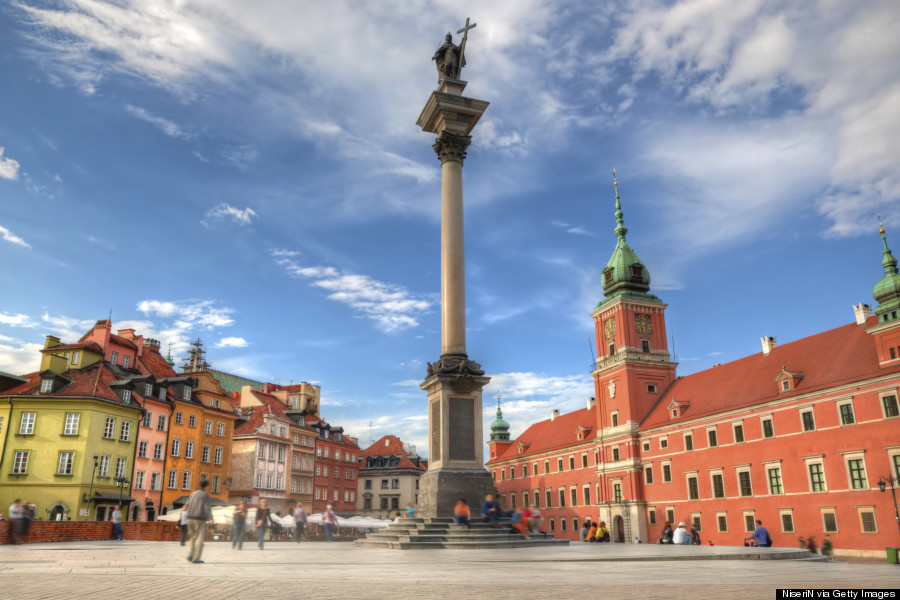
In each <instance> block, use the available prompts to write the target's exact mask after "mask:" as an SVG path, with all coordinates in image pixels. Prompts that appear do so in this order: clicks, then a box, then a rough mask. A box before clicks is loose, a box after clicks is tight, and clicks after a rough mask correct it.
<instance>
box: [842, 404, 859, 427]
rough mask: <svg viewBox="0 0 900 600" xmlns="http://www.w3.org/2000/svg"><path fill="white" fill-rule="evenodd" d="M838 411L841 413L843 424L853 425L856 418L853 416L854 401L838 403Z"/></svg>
mask: <svg viewBox="0 0 900 600" xmlns="http://www.w3.org/2000/svg"><path fill="white" fill-rule="evenodd" d="M838 412H839V413H840V415H841V425H853V424H854V423H855V422H856V419H855V418H854V416H853V403H852V402H845V403H843V404H839V405H838Z"/></svg>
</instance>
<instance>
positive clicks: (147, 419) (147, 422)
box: [141, 412, 153, 427]
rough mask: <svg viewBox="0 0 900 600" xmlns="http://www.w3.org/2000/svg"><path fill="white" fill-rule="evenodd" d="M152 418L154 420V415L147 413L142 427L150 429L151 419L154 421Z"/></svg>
mask: <svg viewBox="0 0 900 600" xmlns="http://www.w3.org/2000/svg"><path fill="white" fill-rule="evenodd" d="M152 418H153V413H151V412H145V413H144V416H143V417H142V419H141V426H143V427H150V419H152Z"/></svg>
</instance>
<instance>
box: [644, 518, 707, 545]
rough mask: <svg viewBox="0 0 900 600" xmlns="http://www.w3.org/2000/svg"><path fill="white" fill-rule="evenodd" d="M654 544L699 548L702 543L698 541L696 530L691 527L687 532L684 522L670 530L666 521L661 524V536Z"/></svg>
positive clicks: (698, 534) (670, 527) (669, 524)
mask: <svg viewBox="0 0 900 600" xmlns="http://www.w3.org/2000/svg"><path fill="white" fill-rule="evenodd" d="M656 543H657V544H679V545H681V544H683V545H694V546H699V545H700V544H701V543H702V542H701V541H700V532H698V531H697V529H696V528H694V527H691V529H690V531H688V528H687V525H685V524H684V521H681V522H680V523H678V527H676V528H675V529H672V523H670V522H669V521H666V522H665V523H664V524H663V530H662V535H660V536H659V539H658V540H657V541H656ZM710 545H712V544H710Z"/></svg>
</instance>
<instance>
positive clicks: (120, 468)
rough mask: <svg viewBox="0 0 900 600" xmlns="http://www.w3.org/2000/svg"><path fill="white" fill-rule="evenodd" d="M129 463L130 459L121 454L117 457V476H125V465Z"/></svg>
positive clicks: (119, 477)
mask: <svg viewBox="0 0 900 600" xmlns="http://www.w3.org/2000/svg"><path fill="white" fill-rule="evenodd" d="M127 464H128V459H127V458H125V457H123V456H120V457H119V458H117V459H116V478H118V479H121V478H122V477H125V466H126V465H127Z"/></svg>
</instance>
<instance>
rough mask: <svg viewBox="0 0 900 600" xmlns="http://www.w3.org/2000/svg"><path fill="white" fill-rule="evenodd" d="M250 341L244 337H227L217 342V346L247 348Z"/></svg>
mask: <svg viewBox="0 0 900 600" xmlns="http://www.w3.org/2000/svg"><path fill="white" fill-rule="evenodd" d="M249 345H250V342H248V341H247V340H245V339H244V338H242V337H226V338H222V339H221V340H219V341H218V342H216V345H215V347H216V348H246V347H247V346H249Z"/></svg>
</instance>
